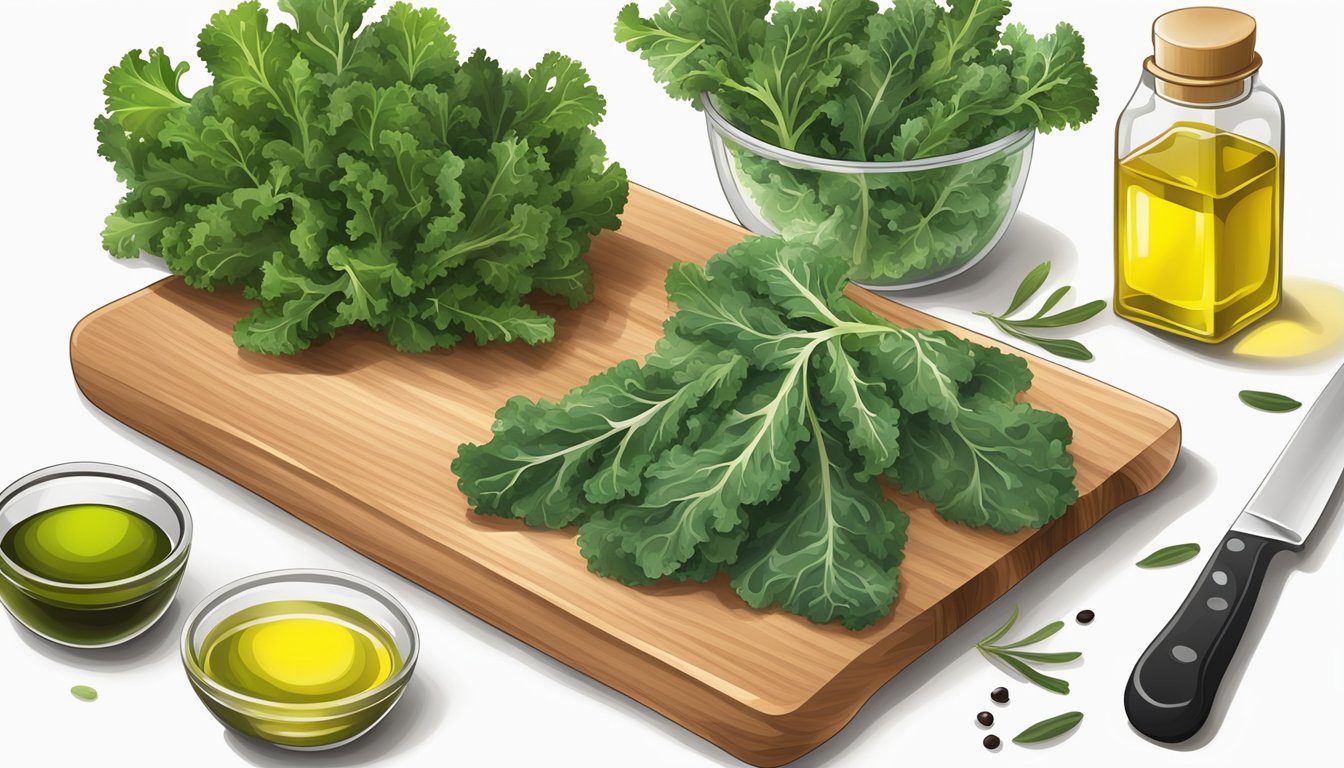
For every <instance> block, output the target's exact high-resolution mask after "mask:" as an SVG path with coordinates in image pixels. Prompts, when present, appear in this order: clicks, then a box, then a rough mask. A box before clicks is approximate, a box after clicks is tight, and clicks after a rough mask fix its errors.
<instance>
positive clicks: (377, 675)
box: [200, 600, 402, 704]
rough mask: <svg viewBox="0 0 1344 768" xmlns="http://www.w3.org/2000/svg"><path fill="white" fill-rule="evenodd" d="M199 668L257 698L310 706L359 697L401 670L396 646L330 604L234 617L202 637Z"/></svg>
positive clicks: (293, 604)
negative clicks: (203, 639)
mask: <svg viewBox="0 0 1344 768" xmlns="http://www.w3.org/2000/svg"><path fill="white" fill-rule="evenodd" d="M200 655H201V668H202V670H203V671H204V672H205V675H206V676H207V677H209V678H210V679H211V680H214V681H215V682H216V683H219V684H220V685H222V686H224V687H226V688H228V689H230V690H233V691H236V692H238V693H241V694H244V695H246V696H250V697H253V698H257V699H264V700H266V701H270V702H276V703H284V704H313V703H320V702H331V701H335V700H338V699H345V698H348V697H351V696H357V695H359V694H361V693H364V692H366V691H371V690H373V689H374V688H377V687H378V686H380V685H382V684H383V683H384V682H386V681H387V680H388V678H390V677H392V675H394V674H395V673H396V672H397V670H398V669H400V668H401V663H402V659H401V655H400V654H399V653H398V651H397V646H396V643H395V642H393V640H392V638H391V637H389V636H388V634H387V632H386V631H385V630H383V628H382V627H380V626H378V625H377V624H375V623H374V622H372V621H370V620H369V618H368V617H366V616H364V615H363V614H361V613H358V612H356V611H353V610H351V609H349V608H345V607H343V606H339V605H335V604H333V603H321V602H312V601H306V600H281V601H275V602H269V603H262V604H260V605H254V606H251V607H249V608H245V609H243V610H241V611H239V612H238V613H235V614H233V615H232V616H230V617H228V618H227V619H225V620H224V621H222V622H220V624H219V625H218V626H216V627H215V628H214V630H212V631H211V632H210V634H209V635H207V636H206V639H205V642H204V643H203V644H202V651H201V654H200Z"/></svg>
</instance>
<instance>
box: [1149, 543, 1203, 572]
mask: <svg viewBox="0 0 1344 768" xmlns="http://www.w3.org/2000/svg"><path fill="white" fill-rule="evenodd" d="M1198 554H1199V545H1198V544H1195V543H1190V544H1173V545H1171V546H1170V547H1163V548H1161V549H1159V550H1157V551H1156V552H1154V553H1152V554H1151V555H1149V556H1147V557H1145V558H1143V559H1142V560H1140V561H1139V562H1137V563H1135V565H1137V566H1139V567H1140V568H1162V567H1165V566H1168V565H1176V564H1178V563H1184V562H1185V561H1186V560H1189V559H1190V558H1192V557H1194V556H1195V555H1198Z"/></svg>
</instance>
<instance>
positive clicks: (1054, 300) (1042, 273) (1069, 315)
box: [975, 261, 1106, 360]
mask: <svg viewBox="0 0 1344 768" xmlns="http://www.w3.org/2000/svg"><path fill="white" fill-rule="evenodd" d="M1049 275H1050V262H1048V261H1043V262H1041V263H1040V264H1038V265H1036V268H1035V269H1033V270H1031V271H1030V272H1028V273H1027V276H1026V277H1024V278H1022V282H1021V284H1019V285H1018V286H1017V291H1016V292H1015V293H1014V294H1013V300H1012V302H1010V303H1009V304H1008V308H1007V309H1005V310H1004V311H1003V313H1002V314H998V315H996V314H994V313H992V312H983V311H982V312H976V313H975V314H977V315H979V316H980V317H983V318H986V319H988V320H989V321H990V322H991V323H993V324H994V325H995V327H997V328H998V329H999V330H1001V331H1003V332H1004V333H1006V334H1008V335H1009V336H1012V337H1013V338H1015V339H1019V340H1021V341H1025V342H1027V343H1029V344H1035V345H1036V346H1038V347H1040V348H1041V349H1044V350H1045V351H1046V352H1049V353H1051V354H1055V355H1059V356H1060V357H1064V358H1068V359H1070V360H1091V359H1092V352H1091V350H1089V349H1088V348H1087V347H1085V346H1083V345H1082V344H1081V343H1079V342H1077V341H1074V340H1073V339H1051V338H1047V337H1044V336H1037V335H1035V334H1033V333H1028V332H1027V331H1028V330H1030V329H1035V328H1063V327H1065V326H1069V325H1076V324H1078V323H1081V322H1083V321H1085V320H1088V319H1090V318H1092V317H1094V316H1095V315H1096V314H1097V313H1098V312H1100V311H1101V310H1103V309H1105V308H1106V302H1105V301H1102V300H1101V299H1097V300H1096V301H1089V302H1087V303H1086V304H1080V305H1078V306H1076V307H1071V308H1069V309H1065V310H1061V311H1059V312H1056V313H1055V314H1053V315H1050V314H1047V313H1048V312H1049V311H1050V310H1052V309H1054V308H1055V306H1056V305H1057V304H1059V302H1060V300H1061V299H1063V298H1064V295H1065V294H1067V293H1068V292H1069V291H1070V290H1072V289H1073V287H1072V286H1069V285H1065V286H1061V287H1059V288H1056V289H1055V291H1054V292H1053V293H1051V294H1050V296H1049V298H1047V299H1046V300H1045V303H1044V304H1042V305H1041V308H1040V309H1038V310H1036V314H1034V315H1032V316H1031V317H1026V318H1019V319H1016V320H1013V319H1009V316H1010V315H1012V314H1013V313H1015V312H1017V311H1018V310H1019V309H1021V308H1022V305H1024V304H1026V303H1027V301H1028V300H1029V299H1031V297H1032V296H1034V295H1036V292H1037V291H1039V290H1040V289H1041V286H1043V285H1045V278H1046V277H1048V276H1049Z"/></svg>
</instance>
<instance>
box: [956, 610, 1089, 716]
mask: <svg viewBox="0 0 1344 768" xmlns="http://www.w3.org/2000/svg"><path fill="white" fill-rule="evenodd" d="M1017 616H1018V610H1017V606H1013V612H1012V614H1011V615H1009V616H1008V620H1007V621H1005V622H1004V623H1003V626H1001V627H999V628H998V629H996V630H994V631H993V632H991V633H990V634H989V636H988V637H986V638H985V639H983V640H981V641H980V642H978V643H976V644H975V648H976V650H978V651H980V653H981V654H982V655H983V656H984V657H985V658H986V659H989V660H990V661H997V662H999V663H1001V664H1003V665H1004V666H1006V667H1008V668H1009V669H1011V670H1013V671H1014V672H1017V673H1018V674H1020V675H1022V676H1023V677H1025V678H1026V679H1027V680H1028V681H1030V682H1032V683H1035V684H1036V685H1039V686H1040V687H1042V688H1044V689H1045V690H1047V691H1051V692H1052V693H1058V694H1061V695H1065V696H1067V695H1068V693H1069V683H1068V681H1067V680H1061V679H1060V678H1058V677H1051V676H1050V675H1047V674H1045V673H1043V672H1040V671H1039V670H1037V669H1035V668H1033V667H1032V666H1031V665H1032V664H1066V663H1068V662H1070V661H1073V660H1074V659H1078V658H1081V657H1082V655H1083V654H1082V653H1080V652H1078V651H1061V652H1057V653H1040V652H1036V651H1023V650H1019V649H1021V648H1025V647H1026V646H1029V645H1035V644H1036V643H1039V642H1041V641H1042V640H1044V639H1046V638H1048V637H1050V636H1051V635H1053V634H1055V633H1056V632H1058V631H1059V630H1061V629H1063V628H1064V622H1062V621H1054V622H1051V623H1049V624H1046V625H1045V626H1044V627H1041V628H1040V629H1038V630H1036V631H1035V632H1032V633H1031V634H1030V635H1027V636H1026V637H1024V638H1022V639H1021V640H1016V641H1014V642H1011V643H1007V644H1005V645H996V643H998V642H999V641H1000V640H1002V639H1003V636H1004V635H1006V634H1008V631H1009V630H1010V629H1012V628H1013V624H1015V623H1017Z"/></svg>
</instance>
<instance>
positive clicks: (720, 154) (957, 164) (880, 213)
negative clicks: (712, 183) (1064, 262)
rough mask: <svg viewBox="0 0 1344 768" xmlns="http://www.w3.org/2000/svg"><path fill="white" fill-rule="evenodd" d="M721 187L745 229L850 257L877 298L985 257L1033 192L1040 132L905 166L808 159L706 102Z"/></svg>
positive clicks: (855, 273)
mask: <svg viewBox="0 0 1344 768" xmlns="http://www.w3.org/2000/svg"><path fill="white" fill-rule="evenodd" d="M700 105H701V106H702V107H703V108H704V112H705V122H706V124H707V126H708V128H709V143H710V150H711V151H712V152H713V154H714V165H715V167H716V169H717V170H718V174H719V183H720V184H721V185H722V186H723V191H724V194H725V195H727V197H728V205H729V206H730V207H731V208H732V209H733V214H734V215H735V216H737V219H738V221H740V222H741V223H742V226H744V227H746V228H747V229H749V230H751V231H752V232H755V233H756V234H758V235H767V236H769V235H782V236H783V237H784V238H785V239H786V240H792V241H803V242H807V243H810V244H812V245H816V246H819V247H821V248H822V249H824V251H825V252H827V253H834V254H835V255H836V256H837V257H843V258H844V259H846V260H847V261H848V262H849V263H850V266H851V272H850V279H851V280H853V281H854V282H855V283H857V284H859V285H861V286H863V287H865V288H870V289H873V290H879V291H890V290H900V289H907V288H918V287H921V286H925V285H930V284H932V283H937V282H939V281H942V280H946V279H948V278H950V277H952V276H953V275H957V274H959V273H961V272H964V271H965V270H968V269H970V268H971V267H973V266H975V265H976V264H977V263H978V262H979V261H980V260H981V259H983V258H985V256H986V255H988V254H989V252H990V251H991V250H993V248H994V246H995V245H996V244H997V243H998V242H999V239H1000V238H1001V237H1003V233H1004V232H1005V231H1007V229H1008V225H1009V223H1010V222H1011V221H1012V218H1013V214H1014V213H1015V212H1016V211H1017V204H1018V203H1019V202H1020V201H1021V199H1022V190H1023V189H1024V188H1025V186H1026V182H1027V171H1028V169H1029V168H1030V166H1031V153H1032V148H1033V146H1034V144H1035V138H1036V131H1035V130H1034V129H1031V128H1027V129H1024V130H1021V131H1018V132H1016V133H1013V134H1010V135H1008V136H1005V137H1003V138H1002V139H999V140H998V141H995V142H992V143H990V144H986V145H984V146H982V147H975V148H973V149H969V150H966V151H964V152H958V153H956V154H951V155H940V156H937V157H927V158H920V159H918V160H909V161H904V162H882V163H878V162H872V163H870V162H858V161H850V160H834V159H830V158H824V157H815V156H812V155H805V154H802V153H800V152H794V151H791V150H787V149H783V148H781V147H777V146H774V145H773V144H770V143H768V142H765V141H762V140H760V139H758V138H756V137H754V136H752V135H750V134H748V133H747V132H746V131H743V130H742V129H740V128H738V127H736V126H734V125H732V124H731V123H729V122H728V120H727V119H726V118H725V117H724V116H723V114H722V113H721V112H719V110H718V109H717V107H716V106H715V104H714V100H713V98H712V97H711V96H710V95H709V94H708V93H702V94H701V95H700Z"/></svg>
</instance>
